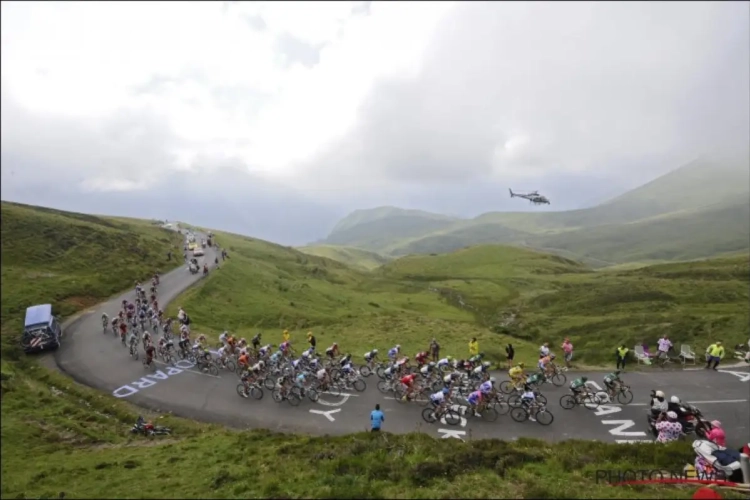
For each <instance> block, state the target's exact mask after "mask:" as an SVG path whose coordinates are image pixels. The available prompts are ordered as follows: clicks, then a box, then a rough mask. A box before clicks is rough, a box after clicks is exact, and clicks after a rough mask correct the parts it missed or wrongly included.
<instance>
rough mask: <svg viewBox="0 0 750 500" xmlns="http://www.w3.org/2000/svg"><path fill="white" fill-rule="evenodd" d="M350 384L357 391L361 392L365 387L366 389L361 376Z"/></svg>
mask: <svg viewBox="0 0 750 500" xmlns="http://www.w3.org/2000/svg"><path fill="white" fill-rule="evenodd" d="M352 386H354V390H355V391H357V392H363V391H364V390H365V389H367V384H366V383H365V381H364V380H362V379H361V378H358V379H357V380H355V381H354V383H352Z"/></svg>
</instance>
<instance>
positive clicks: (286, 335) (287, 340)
mask: <svg viewBox="0 0 750 500" xmlns="http://www.w3.org/2000/svg"><path fill="white" fill-rule="evenodd" d="M281 337H282V338H283V339H284V340H283V342H289V330H284V333H282V334H281Z"/></svg>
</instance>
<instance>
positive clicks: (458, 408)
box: [440, 405, 468, 427]
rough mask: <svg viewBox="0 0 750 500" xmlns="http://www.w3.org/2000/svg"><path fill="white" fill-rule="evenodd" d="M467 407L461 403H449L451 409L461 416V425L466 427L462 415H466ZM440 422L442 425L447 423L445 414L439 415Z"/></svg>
mask: <svg viewBox="0 0 750 500" xmlns="http://www.w3.org/2000/svg"><path fill="white" fill-rule="evenodd" d="M467 409H468V408H467V407H466V406H462V405H451V410H453V411H455V412H457V413H458V415H459V416H460V417H461V427H466V418H464V415H466V410H467ZM440 423H441V424H443V425H448V422H446V421H445V415H443V416H442V417H440Z"/></svg>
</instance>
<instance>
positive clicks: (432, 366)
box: [427, 361, 435, 368]
mask: <svg viewBox="0 0 750 500" xmlns="http://www.w3.org/2000/svg"><path fill="white" fill-rule="evenodd" d="M427 366H429V367H430V368H434V367H435V362H434V361H430V362H429V363H427Z"/></svg>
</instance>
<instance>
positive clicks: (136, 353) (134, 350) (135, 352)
mask: <svg viewBox="0 0 750 500" xmlns="http://www.w3.org/2000/svg"><path fill="white" fill-rule="evenodd" d="M138 356H140V355H139V354H138V348H137V347H135V348H133V357H134V358H135V360H136V361H138Z"/></svg>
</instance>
